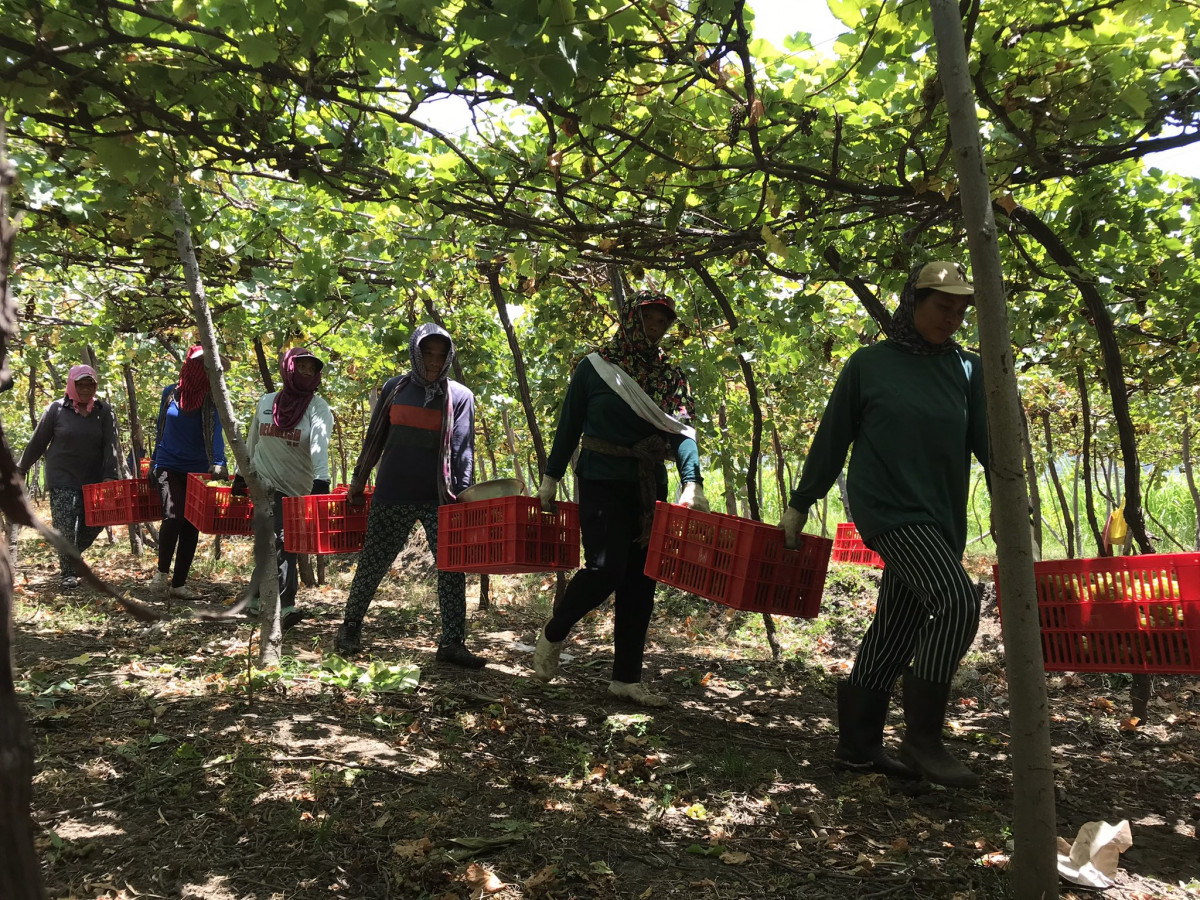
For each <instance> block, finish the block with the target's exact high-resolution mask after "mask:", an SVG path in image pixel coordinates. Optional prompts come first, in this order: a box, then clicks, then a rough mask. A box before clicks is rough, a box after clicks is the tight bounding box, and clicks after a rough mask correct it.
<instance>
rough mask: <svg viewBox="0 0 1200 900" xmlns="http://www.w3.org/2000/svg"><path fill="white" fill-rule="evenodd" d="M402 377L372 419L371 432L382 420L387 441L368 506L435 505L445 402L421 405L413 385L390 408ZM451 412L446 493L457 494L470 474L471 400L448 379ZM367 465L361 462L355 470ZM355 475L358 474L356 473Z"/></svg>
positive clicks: (383, 394)
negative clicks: (448, 490)
mask: <svg viewBox="0 0 1200 900" xmlns="http://www.w3.org/2000/svg"><path fill="white" fill-rule="evenodd" d="M403 377H404V376H402V375H397V376H396V377H395V378H391V379H389V380H388V381H387V382H386V383H385V384H384V385H383V389H382V390H381V391H380V392H379V398H380V399H379V402H378V403H377V404H376V405H375V409H374V411H373V412H372V413H371V424H370V425H369V426H368V431H370V430H371V428H372V427H376V428H377V427H380V425H381V424H382V423H381V422H377V420H379V419H382V418H383V417H386V421H387V438H386V441H385V443H384V445H383V453H382V455H381V456H380V458H379V470H378V472H377V473H376V477H375V494H374V497H373V498H372V501H371V502H372V503H414V504H416V503H420V504H432V505H435V506H436V505H437V504H439V503H440V502H441V499H440V497H439V491H438V470H439V468H440V467H441V465H442V457H441V448H442V420H443V418H444V417H445V412H444V408H445V397H443V396H442V395H441V394H438V395H436V396H435V397H434V398H433V399H432V400H430V402H429V405H428V406H426V405H425V388H424V387H422V386H421V385H419V384H417V383H416V382H415V381H411V380H410V381H409V382H408V383H407V384H406V385H404V387H402V388H401V389H400V390H399V391H398V392H397V393H396V396H395V397H394V398H393V399H392V402H391V403H390V404H387V405H386V407H385V404H384V401H385V400H387V398H388V397H389V396H391V393H392V390H393V389H394V388H395V387H396V384H397V383H398V382H399V381H400V379H401V378H403ZM446 383H447V385H448V390H449V391H450V398H451V408H452V409H453V411H454V422H453V428H452V429H451V431H450V478H449V487H450V491H451V492H452V493H454V494H460V493H462V492H463V491H464V490H466V489H467V488H468V487H470V485H471V482H472V480H473V477H474V473H475V395H474V394H473V393H471V389H470V388H468V387H466V386H465V385H462V384H459V383H458V382H457V381H454V380H453V379H447V382H446ZM370 462H371V461H370V460H360V461H359V466H360V467H361V466H363V465H364V464H367V466H368V467H367V470H366V471H364V472H362V473H361V475H360V477H363V478H365V477H366V475H367V473H368V472H369V471H370V465H369V464H370ZM356 471H357V470H356Z"/></svg>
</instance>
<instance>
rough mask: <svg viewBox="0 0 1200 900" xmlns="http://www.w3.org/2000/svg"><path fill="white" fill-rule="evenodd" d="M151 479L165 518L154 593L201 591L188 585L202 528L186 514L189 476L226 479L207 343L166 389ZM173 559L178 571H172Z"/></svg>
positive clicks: (186, 596) (190, 596) (183, 596)
mask: <svg viewBox="0 0 1200 900" xmlns="http://www.w3.org/2000/svg"><path fill="white" fill-rule="evenodd" d="M150 459H151V460H152V468H151V470H150V478H151V480H152V481H153V482H154V484H155V485H156V486H157V487H158V492H159V494H160V495H161V497H162V507H163V520H162V524H161V525H160V526H159V529H158V568H157V570H156V571H155V573H154V577H153V578H151V579H150V593H151V594H153V595H154V596H155V597H156V598H159V599H166V598H167V596H168V595H169V596H171V597H175V598H178V599H180V600H197V599H199V597H200V595H199V594H198V593H197V592H196V591H194V590H192V589H191V588H190V587H188V586H187V579H188V573H189V572H190V571H191V568H192V560H193V559H194V558H195V556H196V545H197V543H199V540H200V531H199V529H198V528H196V526H195V525H193V524H192V523H191V522H189V521H188V520H187V519H186V518H184V509H185V506H186V504H187V484H188V475H189V473H192V472H201V473H205V474H209V475H212V476H214V477H219V478H224V477H225V474H226V469H225V437H224V435H223V434H222V433H221V422H220V420H219V419H218V418H217V410H216V405H215V404H214V403H213V400H212V394H211V391H210V390H209V385H208V374H207V373H206V372H205V371H204V348H203V347H202V346H200V345H199V344H196V345H194V346H192V347H190V348H188V351H187V354H186V355H185V357H184V360H183V366H182V367H181V368H180V370H179V381H178V382H177V383H176V384H169V385H167V386H166V387H165V388H163V392H162V400H161V402H160V403H159V408H158V419H157V423H156V430H155V439H154V450H153V452H152V453H151V454H150ZM172 559H174V562H175V572H174V575H172V574H171V562H172Z"/></svg>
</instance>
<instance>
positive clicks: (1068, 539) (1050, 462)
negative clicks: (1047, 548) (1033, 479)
mask: <svg viewBox="0 0 1200 900" xmlns="http://www.w3.org/2000/svg"><path fill="white" fill-rule="evenodd" d="M1042 433H1043V435H1044V436H1045V441H1046V464H1047V466H1048V467H1049V470H1050V481H1051V483H1052V484H1053V485H1054V493H1055V495H1057V497H1058V508H1059V509H1060V510H1062V517H1063V539H1064V541H1065V543H1066V550H1067V559H1074V558H1075V525H1074V523H1073V522H1072V520H1071V508H1070V507H1069V506H1068V505H1067V495H1066V492H1065V491H1063V486H1062V481H1061V480H1060V479H1059V477H1058V466H1056V465H1055V464H1054V432H1053V430H1052V429H1051V428H1050V411H1049V410H1048V409H1044V410H1042Z"/></svg>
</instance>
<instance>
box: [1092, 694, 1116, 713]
mask: <svg viewBox="0 0 1200 900" xmlns="http://www.w3.org/2000/svg"><path fill="white" fill-rule="evenodd" d="M1092 709H1102V710H1104V711H1105V712H1112V711H1113V710H1114V709H1116V706H1114V705H1113V702H1112V701H1111V700H1109V699H1108V698H1107V697H1096V698H1095V699H1094V700H1092Z"/></svg>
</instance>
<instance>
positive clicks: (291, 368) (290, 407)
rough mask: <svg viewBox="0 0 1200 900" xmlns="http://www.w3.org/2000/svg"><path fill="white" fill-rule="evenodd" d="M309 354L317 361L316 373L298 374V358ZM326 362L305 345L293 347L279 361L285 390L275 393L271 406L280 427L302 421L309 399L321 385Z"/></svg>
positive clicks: (286, 426)
mask: <svg viewBox="0 0 1200 900" xmlns="http://www.w3.org/2000/svg"><path fill="white" fill-rule="evenodd" d="M303 356H308V357H311V358H312V359H315V360H316V361H317V374H316V375H297V374H296V360H297V359H299V358H300V357H303ZM323 368H325V363H323V362H322V361H321V360H319V359H317V357H316V356H315V355H314V354H313V353H312V352H310V351H308V350H305V349H304V348H303V347H293V348H292V349H291V350H289V351H288V352H287V353H285V354H284V355H283V359H282V360H280V361H279V374H280V376H281V377H282V378H283V390H281V391H280V392H279V393H278V394H276V395H275V404H274V406H273V407H272V408H271V419H272V421H274V423H275V424H276V425H277V426H278V427H279V428H291V427H293V426H294V425H295V424H296V423H297V422H299V421H300V417H301V416H303V415H304V411H305V410H306V409H308V404H309V401H310V400H312V398H313V394H315V393H316V392H317V389H318V388H319V387H320V386H321V370H322V369H323Z"/></svg>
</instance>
